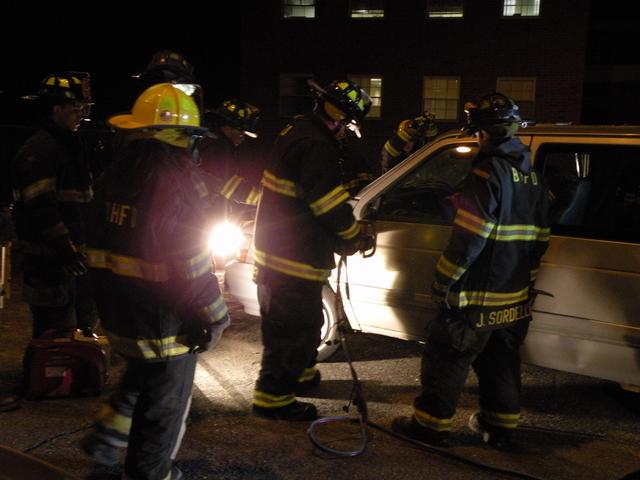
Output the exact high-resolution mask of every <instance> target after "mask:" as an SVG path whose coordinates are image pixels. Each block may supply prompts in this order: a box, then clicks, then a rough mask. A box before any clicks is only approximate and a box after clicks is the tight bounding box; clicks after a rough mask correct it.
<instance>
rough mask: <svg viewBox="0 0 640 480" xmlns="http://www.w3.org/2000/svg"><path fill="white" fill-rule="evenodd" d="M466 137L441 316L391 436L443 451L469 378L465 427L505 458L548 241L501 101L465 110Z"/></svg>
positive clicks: (439, 294) (544, 198)
mask: <svg viewBox="0 0 640 480" xmlns="http://www.w3.org/2000/svg"><path fill="white" fill-rule="evenodd" d="M465 110H466V113H467V118H468V125H467V129H468V130H469V131H470V132H473V133H476V134H477V135H478V139H479V145H480V151H479V153H478V155H477V156H476V158H475V159H474V160H473V162H472V166H471V172H470V173H469V175H468V177H467V179H466V181H465V185H464V187H463V188H462V191H461V192H459V193H458V194H456V195H455V196H454V200H453V201H454V205H455V207H456V214H455V218H454V221H453V229H452V232H451V238H450V240H449V244H448V246H447V248H446V249H445V250H444V252H443V253H442V256H441V257H440V259H439V261H438V263H437V265H436V272H435V278H436V279H435V282H434V284H433V286H432V292H433V298H434V300H435V301H436V302H437V303H438V304H440V305H441V313H440V315H439V316H438V317H437V318H436V319H435V320H434V321H433V322H431V324H430V325H429V331H428V336H427V342H426V345H425V350H424V353H423V358H422V370H421V383H422V392H421V394H420V395H419V396H418V397H417V398H416V399H415V401H414V414H413V416H412V417H399V418H397V419H395V420H394V422H393V425H392V428H393V429H394V431H396V432H399V433H403V434H405V435H408V436H411V437H414V438H417V439H420V440H422V441H425V442H427V443H431V444H435V445H443V444H445V442H446V440H447V436H448V434H449V432H450V431H451V428H452V418H453V416H454V414H455V411H456V405H457V402H458V398H459V396H460V393H461V391H462V388H463V386H464V384H465V381H466V379H467V375H468V373H469V370H470V368H473V369H474V371H475V373H476V375H477V377H478V382H479V388H480V390H479V391H480V411H479V412H477V413H475V414H474V415H472V417H471V418H470V420H469V427H470V428H471V429H472V430H473V431H475V432H477V433H481V434H482V437H483V440H484V441H485V442H486V443H489V444H490V445H492V446H494V447H495V448H501V449H507V450H509V449H513V450H515V449H516V448H515V447H517V443H515V442H514V441H513V435H512V434H513V432H514V431H515V429H516V427H517V426H518V419H519V416H520V387H521V383H520V382H521V379H520V353H519V349H520V345H521V344H522V342H523V341H524V339H525V336H526V334H527V330H528V327H529V322H530V320H531V304H532V302H533V299H534V296H535V295H533V294H532V292H533V285H534V282H535V279H536V274H537V272H538V268H539V267H540V258H541V257H542V255H543V253H544V252H545V250H546V248H547V244H548V241H549V223H548V218H547V217H548V189H547V187H546V185H545V184H544V181H543V177H542V175H538V174H537V172H536V171H535V170H534V169H533V166H532V164H531V153H530V150H529V148H528V147H527V146H525V145H524V144H522V142H521V141H520V140H519V139H518V138H517V137H514V134H515V132H516V130H517V128H518V125H519V124H520V123H521V118H520V115H519V112H518V107H517V105H515V104H514V103H513V101H512V100H510V99H509V98H508V97H506V96H504V95H502V94H500V93H491V94H487V95H484V96H482V97H480V98H479V99H478V100H477V101H475V102H469V103H467V105H466V106H465Z"/></svg>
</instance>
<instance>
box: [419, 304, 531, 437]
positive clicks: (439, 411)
mask: <svg viewBox="0 0 640 480" xmlns="http://www.w3.org/2000/svg"><path fill="white" fill-rule="evenodd" d="M528 328H529V321H528V320H524V321H520V322H517V323H515V324H513V325H511V326H508V327H505V328H501V329H497V330H484V331H483V330H480V331H478V330H474V329H472V328H471V327H470V326H469V321H468V320H467V318H466V317H465V315H464V312H462V311H457V312H456V311H453V312H452V311H446V312H443V313H442V314H441V315H440V316H439V317H438V318H437V319H436V320H434V321H433V322H432V323H431V325H430V327H429V332H428V336H427V343H426V346H425V349H424V352H423V355H422V365H421V378H420V380H421V383H422V393H421V394H420V395H419V396H418V397H417V398H416V399H415V401H414V414H415V417H416V420H418V422H419V423H420V424H421V425H422V426H424V427H426V428H429V429H431V430H435V431H438V432H446V431H449V430H451V425H452V419H453V416H454V414H455V412H456V406H457V403H458V399H459V397H460V394H461V392H462V389H463V387H464V384H465V382H466V379H467V376H468V374H469V371H470V369H471V368H472V367H473V369H474V371H475V373H476V375H477V376H478V383H479V391H480V419H481V420H482V422H483V425H486V426H487V428H488V429H489V430H494V431H496V432H505V431H511V430H512V429H514V428H516V427H517V424H518V419H519V416H520V389H521V379H520V346H521V345H522V342H523V341H524V339H525V337H526V334H527V330H528Z"/></svg>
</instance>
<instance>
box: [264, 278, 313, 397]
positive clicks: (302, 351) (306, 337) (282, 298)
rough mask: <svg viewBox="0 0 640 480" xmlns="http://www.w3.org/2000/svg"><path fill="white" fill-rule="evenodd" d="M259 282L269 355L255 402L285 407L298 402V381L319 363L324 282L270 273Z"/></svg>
mask: <svg viewBox="0 0 640 480" xmlns="http://www.w3.org/2000/svg"><path fill="white" fill-rule="evenodd" d="M256 281H257V283H258V301H259V303H260V316H261V319H262V324H261V329H262V343H263V352H262V363H261V368H260V374H259V376H258V380H257V381H256V386H255V388H256V392H255V397H254V404H256V405H259V406H261V407H264V408H280V407H284V406H286V405H288V404H290V403H293V402H294V401H295V395H294V393H293V392H294V389H295V387H296V385H297V384H298V380H299V379H300V378H301V376H302V375H303V373H304V371H305V369H308V368H312V367H313V366H314V365H315V363H316V355H317V349H318V345H319V344H320V331H321V328H322V324H323V321H324V320H323V315H322V287H323V284H322V283H320V282H313V281H306V280H302V279H297V278H294V277H290V276H287V275H281V274H278V273H275V272H271V271H266V270H261V271H260V272H259V274H258V277H257V278H256Z"/></svg>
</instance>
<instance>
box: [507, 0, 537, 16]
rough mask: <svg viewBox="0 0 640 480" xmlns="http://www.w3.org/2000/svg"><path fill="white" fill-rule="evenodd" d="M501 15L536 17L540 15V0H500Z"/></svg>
mask: <svg viewBox="0 0 640 480" xmlns="http://www.w3.org/2000/svg"><path fill="white" fill-rule="evenodd" d="M502 15H503V16H505V17H537V16H539V15H540V0H502Z"/></svg>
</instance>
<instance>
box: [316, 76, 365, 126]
mask: <svg viewBox="0 0 640 480" xmlns="http://www.w3.org/2000/svg"><path fill="white" fill-rule="evenodd" d="M308 83H309V86H310V87H311V88H312V90H313V92H314V93H315V94H316V95H317V96H318V97H319V98H320V99H322V100H323V101H325V102H326V103H328V104H329V105H328V107H329V108H326V107H325V111H326V112H327V114H328V115H329V116H331V117H332V118H333V119H334V120H340V119H345V120H347V121H355V122H357V123H359V122H361V121H362V119H363V118H364V117H365V116H366V115H367V113H369V110H370V109H371V99H370V98H369V95H368V94H367V92H365V91H364V90H363V89H362V88H360V86H359V85H358V84H357V83H355V82H353V81H351V80H334V81H333V82H331V83H330V84H329V85H327V86H326V87H325V88H322V87H320V86H319V85H318V84H317V83H316V82H314V81H313V80H309V82H308ZM332 107H333V108H332ZM336 110H337V111H336ZM340 117H341V118H340Z"/></svg>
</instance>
